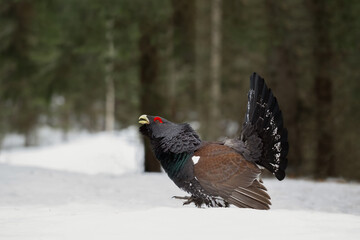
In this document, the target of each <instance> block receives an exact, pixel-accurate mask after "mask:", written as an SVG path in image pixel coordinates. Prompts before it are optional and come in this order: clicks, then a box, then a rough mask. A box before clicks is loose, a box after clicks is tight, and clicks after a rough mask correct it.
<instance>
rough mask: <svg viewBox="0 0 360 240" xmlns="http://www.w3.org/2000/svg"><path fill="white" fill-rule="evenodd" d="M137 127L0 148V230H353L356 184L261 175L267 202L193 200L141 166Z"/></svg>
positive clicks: (207, 233)
mask: <svg viewBox="0 0 360 240" xmlns="http://www.w3.org/2000/svg"><path fill="white" fill-rule="evenodd" d="M142 157H143V155H142V149H141V142H140V141H139V138H138V136H137V130H136V128H129V129H127V130H125V131H121V132H119V133H116V134H106V133H100V134H94V135H86V136H83V137H81V138H75V139H73V140H71V141H69V142H67V143H57V144H55V145H48V146H46V147H38V148H31V149H22V148H15V149H9V150H3V151H2V152H0V239H182V240H183V239H196V238H197V239H199V238H200V239H229V238H231V239H262V240H263V239H327V240H328V239H339V238H343V239H360V184H357V183H337V182H335V181H328V182H313V181H307V180H294V179H285V180H284V181H282V182H279V181H277V180H275V179H265V180H264V183H265V185H266V187H267V188H268V192H269V194H270V195H271V197H272V203H273V205H272V209H271V210H269V211H259V210H251V209H239V208H235V207H232V208H228V209H209V208H204V209H197V208H195V207H194V206H193V205H190V206H182V203H181V201H180V200H176V199H172V198H171V197H172V196H174V195H178V196H183V195H185V193H184V192H182V191H181V190H179V189H178V188H177V187H176V186H175V185H174V184H173V183H172V182H171V181H170V180H169V179H168V177H167V176H166V175H165V174H143V173H141V169H142V166H141V160H142Z"/></svg>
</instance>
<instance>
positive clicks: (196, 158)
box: [191, 156, 200, 164]
mask: <svg viewBox="0 0 360 240" xmlns="http://www.w3.org/2000/svg"><path fill="white" fill-rule="evenodd" d="M191 160H192V161H193V163H194V164H197V163H198V161H199V160H200V157H199V156H193V157H192V158H191Z"/></svg>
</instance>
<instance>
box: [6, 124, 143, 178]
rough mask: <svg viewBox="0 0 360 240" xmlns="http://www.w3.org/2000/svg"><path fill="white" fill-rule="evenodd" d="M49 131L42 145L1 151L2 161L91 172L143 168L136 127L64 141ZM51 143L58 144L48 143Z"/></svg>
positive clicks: (114, 171)
mask: <svg viewBox="0 0 360 240" xmlns="http://www.w3.org/2000/svg"><path fill="white" fill-rule="evenodd" d="M47 134H48V136H49V137H48V139H49V140H48V141H45V140H43V141H42V142H46V143H47V144H45V146H43V147H32V148H26V149H18V148H15V149H12V148H10V149H6V150H4V151H2V152H0V163H9V164H12V165H21V166H37V167H42V168H50V169H56V170H65V171H75V172H82V173H88V174H98V173H109V174H122V173H125V172H136V171H138V172H139V171H141V170H142V168H141V167H139V166H141V161H142V159H143V149H142V145H141V142H140V140H139V137H138V135H137V129H136V128H135V127H130V128H128V129H125V130H123V131H121V132H115V133H98V134H92V135H89V134H85V133H81V134H80V136H78V137H72V138H74V140H72V141H69V142H65V143H58V142H59V140H58V139H59V136H58V133H57V132H52V131H49V130H47ZM52 138H54V139H56V140H51V139H52ZM49 142H50V143H52V142H55V143H56V142H57V143H58V144H55V145H48V143H49Z"/></svg>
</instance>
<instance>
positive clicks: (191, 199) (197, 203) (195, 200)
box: [173, 196, 204, 208]
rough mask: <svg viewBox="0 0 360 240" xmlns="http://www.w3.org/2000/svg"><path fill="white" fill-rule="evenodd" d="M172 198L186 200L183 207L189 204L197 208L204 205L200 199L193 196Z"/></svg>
mask: <svg viewBox="0 0 360 240" xmlns="http://www.w3.org/2000/svg"><path fill="white" fill-rule="evenodd" d="M173 198H175V199H181V200H186V201H185V202H183V205H189V204H190V203H194V204H195V206H196V207H198V208H200V207H201V205H203V204H204V201H203V200H202V199H201V198H197V197H194V196H184V197H179V196H173Z"/></svg>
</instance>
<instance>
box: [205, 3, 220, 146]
mask: <svg viewBox="0 0 360 240" xmlns="http://www.w3.org/2000/svg"><path fill="white" fill-rule="evenodd" d="M211 4H212V5H211V56H210V88H211V92H210V99H209V100H210V106H209V107H210V109H209V110H210V118H209V119H208V120H209V129H208V130H209V138H210V139H212V140H215V139H216V138H218V137H220V131H219V130H220V129H219V128H220V126H219V120H220V97H221V79H220V77H221V57H222V56H221V14H222V11H221V0H212V1H211Z"/></svg>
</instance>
